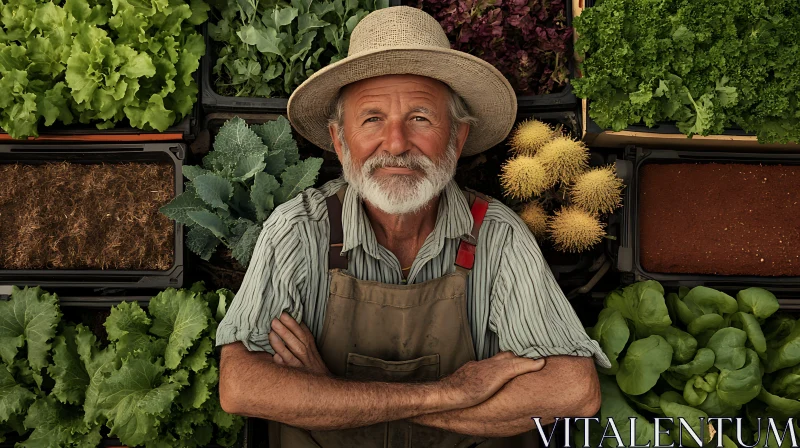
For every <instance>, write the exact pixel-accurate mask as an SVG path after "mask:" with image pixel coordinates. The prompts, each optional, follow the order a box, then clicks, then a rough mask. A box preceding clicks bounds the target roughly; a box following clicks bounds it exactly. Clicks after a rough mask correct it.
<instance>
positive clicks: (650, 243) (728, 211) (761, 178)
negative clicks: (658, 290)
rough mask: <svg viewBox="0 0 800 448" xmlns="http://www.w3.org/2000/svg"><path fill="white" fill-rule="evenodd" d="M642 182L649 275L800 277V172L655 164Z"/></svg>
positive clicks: (643, 250) (643, 254)
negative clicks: (657, 273) (658, 273)
mask: <svg viewBox="0 0 800 448" xmlns="http://www.w3.org/2000/svg"><path fill="white" fill-rule="evenodd" d="M640 177H641V181H640V188H639V232H640V234H639V245H640V260H641V264H642V267H643V268H644V269H645V270H646V271H648V272H660V273H687V274H688V273H692V274H717V275H756V276H769V277H789V276H800V167H798V166H778V165H746V164H661V165H659V164H649V165H645V166H643V167H642V169H641V171H640Z"/></svg>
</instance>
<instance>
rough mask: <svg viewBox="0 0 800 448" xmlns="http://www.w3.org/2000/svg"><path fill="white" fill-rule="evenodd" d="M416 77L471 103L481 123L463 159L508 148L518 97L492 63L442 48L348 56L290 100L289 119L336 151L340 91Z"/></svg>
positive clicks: (312, 138) (322, 145)
mask: <svg viewBox="0 0 800 448" xmlns="http://www.w3.org/2000/svg"><path fill="white" fill-rule="evenodd" d="M403 74H413V75H419V76H426V77H429V78H433V79H437V80H439V81H441V82H443V83H445V84H447V85H449V86H450V88H452V89H453V91H455V92H456V93H457V94H459V95H460V96H461V97H462V98H463V99H464V101H465V102H466V103H467V107H468V108H469V111H470V114H471V115H472V116H473V117H475V118H476V119H477V124H476V125H474V126H473V127H472V128H471V129H470V132H469V137H468V138H467V141H466V143H465V144H464V149H463V151H462V156H471V155H475V154H478V153H480V152H483V151H485V150H487V149H489V148H491V147H492V146H495V145H497V144H499V143H500V142H502V141H503V140H504V139H505V138H506V137H507V136H508V134H509V132H511V129H512V128H513V126H514V121H515V119H516V115H517V96H516V94H515V93H514V89H513V88H512V87H511V84H509V82H508V80H506V78H505V77H504V76H503V75H502V74H501V73H500V72H499V71H498V70H497V69H496V68H495V67H494V66H492V65H491V64H489V63H488V62H486V61H484V60H482V59H480V58H477V57H475V56H472V55H470V54H467V53H464V52H461V51H456V50H451V49H444V48H439V47H422V48H421V47H389V48H380V49H376V50H371V51H365V52H363V53H359V54H357V55H353V56H348V57H347V58H345V59H342V60H341V61H338V62H336V63H334V64H331V65H329V66H327V67H325V68H323V69H321V70H319V71H318V72H316V73H314V74H313V75H311V76H310V77H309V78H308V79H307V80H306V81H305V82H304V83H303V84H301V85H300V86H299V87H298V88H297V89H296V90H295V91H294V93H292V95H291V97H290V98H289V104H288V115H289V120H290V121H291V123H292V125H293V126H294V128H295V130H296V131H297V132H299V133H300V134H301V135H302V136H303V137H305V138H306V139H308V140H309V141H310V142H312V143H314V144H315V145H317V146H319V147H320V148H323V149H325V150H328V151H332V150H333V148H332V142H331V137H330V132H329V131H328V118H329V117H330V115H331V113H332V112H333V110H332V109H333V107H334V105H333V101H334V100H335V99H336V96H337V95H338V93H339V90H340V89H341V88H342V87H344V86H346V85H348V84H351V83H354V82H356V81H361V80H362V79H367V78H374V77H376V76H383V75H403Z"/></svg>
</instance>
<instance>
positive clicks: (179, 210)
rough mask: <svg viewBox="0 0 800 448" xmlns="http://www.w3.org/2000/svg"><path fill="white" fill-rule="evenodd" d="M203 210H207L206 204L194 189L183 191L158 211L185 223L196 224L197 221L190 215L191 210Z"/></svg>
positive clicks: (180, 222)
mask: <svg viewBox="0 0 800 448" xmlns="http://www.w3.org/2000/svg"><path fill="white" fill-rule="evenodd" d="M201 210H206V204H205V202H204V201H203V200H202V199H200V198H199V197H198V196H197V193H196V192H195V191H194V190H188V191H185V192H183V193H181V194H180V195H178V196H176V197H175V199H173V200H172V201H170V202H169V204H167V205H165V206H163V207H161V208H160V209H158V211H159V212H160V213H162V214H164V215H165V216H166V217H167V218H169V219H172V220H174V221H177V222H178V223H179V224H184V225H194V223H195V222H194V220H192V219H191V218H190V217H189V212H196V211H201Z"/></svg>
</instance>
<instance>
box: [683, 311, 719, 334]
mask: <svg viewBox="0 0 800 448" xmlns="http://www.w3.org/2000/svg"><path fill="white" fill-rule="evenodd" d="M724 326H725V318H724V317H722V316H720V315H719V314H715V313H711V314H703V315H702V316H698V317H697V318H696V319H694V320H693V321H692V322H691V323H689V325H688V327H687V328H686V329H687V330H688V331H689V333H690V334H692V335H693V336H697V335H699V334H700V333H704V332H706V331H717V330H719V329H720V328H722V327H724Z"/></svg>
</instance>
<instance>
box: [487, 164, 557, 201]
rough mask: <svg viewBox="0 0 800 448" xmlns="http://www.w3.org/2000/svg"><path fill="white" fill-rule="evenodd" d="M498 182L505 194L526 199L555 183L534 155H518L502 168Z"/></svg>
mask: <svg viewBox="0 0 800 448" xmlns="http://www.w3.org/2000/svg"><path fill="white" fill-rule="evenodd" d="M500 183H501V185H502V186H503V189H504V190H505V193H506V195H507V196H510V197H512V198H515V199H522V200H527V199H530V198H531V197H532V196H535V195H539V194H542V193H544V192H545V190H547V189H548V188H550V187H552V186H553V185H555V180H554V179H553V178H552V177H550V175H548V173H547V170H545V168H544V166H543V165H542V163H541V162H540V161H539V160H537V159H536V158H534V157H528V156H518V157H514V158H513V159H510V160H508V161H507V162H506V163H505V164H504V165H503V168H502V172H501V174H500Z"/></svg>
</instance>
